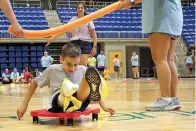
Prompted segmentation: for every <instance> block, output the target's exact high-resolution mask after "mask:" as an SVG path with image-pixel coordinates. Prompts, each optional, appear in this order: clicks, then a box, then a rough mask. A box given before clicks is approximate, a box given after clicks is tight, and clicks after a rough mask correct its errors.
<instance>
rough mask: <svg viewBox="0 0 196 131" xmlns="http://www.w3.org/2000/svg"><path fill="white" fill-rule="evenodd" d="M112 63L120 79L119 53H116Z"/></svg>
mask: <svg viewBox="0 0 196 131" xmlns="http://www.w3.org/2000/svg"><path fill="white" fill-rule="evenodd" d="M112 63H113V65H114V72H115V74H116V79H119V75H120V61H119V59H118V54H116V55H115V58H114V60H113V61H112Z"/></svg>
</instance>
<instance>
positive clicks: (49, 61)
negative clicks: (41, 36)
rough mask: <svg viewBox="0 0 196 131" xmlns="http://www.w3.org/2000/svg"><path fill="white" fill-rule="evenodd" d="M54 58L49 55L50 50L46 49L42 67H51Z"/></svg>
mask: <svg viewBox="0 0 196 131" xmlns="http://www.w3.org/2000/svg"><path fill="white" fill-rule="evenodd" d="M53 61H54V59H53V58H52V57H51V56H49V55H48V52H47V51H45V52H44V56H43V57H42V58H41V64H42V68H43V71H44V70H45V69H46V68H48V67H49V65H51V64H52V63H53Z"/></svg>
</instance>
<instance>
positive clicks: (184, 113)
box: [0, 79, 196, 131]
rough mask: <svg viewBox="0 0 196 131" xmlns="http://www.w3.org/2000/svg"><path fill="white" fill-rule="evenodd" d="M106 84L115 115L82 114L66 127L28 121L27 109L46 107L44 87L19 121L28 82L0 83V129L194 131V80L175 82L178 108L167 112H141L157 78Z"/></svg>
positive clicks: (53, 122)
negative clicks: (94, 119) (97, 116)
mask: <svg viewBox="0 0 196 131" xmlns="http://www.w3.org/2000/svg"><path fill="white" fill-rule="evenodd" d="M2 86H5V87H2ZM108 86H109V96H108V97H107V99H106V104H107V105H108V106H109V107H112V108H114V109H115V110H116V114H115V115H114V116H113V117H111V116H110V115H109V114H107V113H104V112H101V113H100V114H99V120H98V121H97V122H92V119H91V115H90V116H82V117H80V118H77V119H75V120H74V127H68V126H66V125H59V121H58V119H49V118H41V120H40V123H39V124H33V123H32V118H31V116H30V111H31V110H33V109H34V110H37V109H42V108H44V107H45V106H46V103H47V98H48V95H49V93H48V91H49V89H48V88H47V87H46V88H43V89H40V88H38V89H37V90H36V93H35V94H34V96H33V98H32V99H31V102H30V104H29V107H28V110H27V112H26V114H25V116H24V117H23V119H22V120H20V121H19V120H17V119H16V109H17V107H19V106H20V104H21V103H22V101H23V97H24V94H25V92H26V91H27V88H28V85H20V84H18V85H12V86H10V85H0V87H1V88H0V89H1V91H0V131H45V130H46V131H195V129H196V128H195V114H196V109H195V79H183V80H182V81H180V82H179V88H178V89H179V90H178V94H179V98H180V100H181V105H182V109H180V110H177V111H170V112H147V111H145V105H146V104H149V103H151V102H154V101H155V99H156V98H158V97H159V86H158V84H157V81H153V83H150V82H149V80H144V79H143V80H132V79H127V81H126V82H123V81H122V80H111V81H108ZM4 89H5V90H4ZM91 106H93V107H94V106H97V105H95V104H93V105H91ZM65 123H66V122H65Z"/></svg>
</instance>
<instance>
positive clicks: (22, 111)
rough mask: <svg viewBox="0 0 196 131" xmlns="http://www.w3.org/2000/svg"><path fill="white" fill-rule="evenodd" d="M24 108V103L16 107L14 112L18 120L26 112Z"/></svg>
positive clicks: (25, 107)
mask: <svg viewBox="0 0 196 131" xmlns="http://www.w3.org/2000/svg"><path fill="white" fill-rule="evenodd" d="M26 110H27V106H26V105H22V106H21V107H20V108H18V109H17V112H16V113H17V117H18V119H19V120H20V119H21V118H22V117H23V115H24V113H25V112H26Z"/></svg>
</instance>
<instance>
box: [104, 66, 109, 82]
mask: <svg viewBox="0 0 196 131" xmlns="http://www.w3.org/2000/svg"><path fill="white" fill-rule="evenodd" d="M103 76H104V79H105V80H111V78H110V71H109V69H108V67H107V66H105V69H104V71H103Z"/></svg>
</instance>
